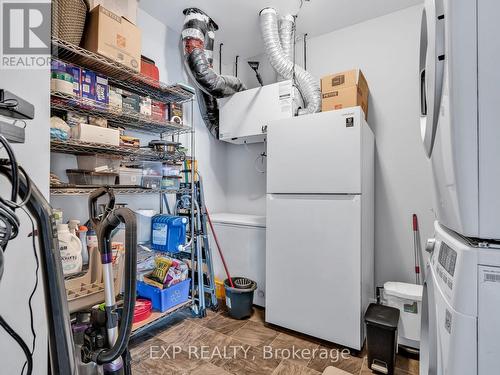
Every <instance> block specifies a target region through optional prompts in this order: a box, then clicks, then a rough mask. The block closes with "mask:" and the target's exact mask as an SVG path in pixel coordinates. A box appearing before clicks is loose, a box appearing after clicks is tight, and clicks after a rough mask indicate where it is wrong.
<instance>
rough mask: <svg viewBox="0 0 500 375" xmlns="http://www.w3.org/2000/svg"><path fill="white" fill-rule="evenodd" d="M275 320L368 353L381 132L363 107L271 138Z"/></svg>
mask: <svg viewBox="0 0 500 375" xmlns="http://www.w3.org/2000/svg"><path fill="white" fill-rule="evenodd" d="M267 140H268V145H267V152H268V161H267V162H268V165H267V219H266V221H267V224H266V226H267V232H266V321H267V322H269V323H272V324H276V325H279V326H282V327H286V328H288V329H291V330H294V331H298V332H302V333H304V334H307V335H311V336H314V337H318V338H321V339H324V340H327V341H331V342H335V343H338V344H342V345H345V346H347V347H350V348H353V349H357V350H360V349H361V348H362V346H363V341H364V323H363V315H364V312H365V310H366V308H367V306H368V303H369V300H370V298H371V297H374V260H373V258H374V256H373V246H374V136H373V133H372V131H371V129H370V127H369V126H368V124H367V123H366V121H365V119H364V114H363V112H362V110H361V108H360V107H354V108H348V109H342V110H338V111H331V112H322V113H317V114H313V115H306V116H301V117H294V118H292V119H286V120H278V121H274V122H272V123H270V124H269V127H268V134H267Z"/></svg>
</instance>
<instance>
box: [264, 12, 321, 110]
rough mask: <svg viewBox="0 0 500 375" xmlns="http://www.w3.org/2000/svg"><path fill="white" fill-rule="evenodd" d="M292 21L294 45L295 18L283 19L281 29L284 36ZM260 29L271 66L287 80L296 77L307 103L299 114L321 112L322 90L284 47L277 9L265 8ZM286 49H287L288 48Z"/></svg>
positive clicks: (291, 38)
mask: <svg viewBox="0 0 500 375" xmlns="http://www.w3.org/2000/svg"><path fill="white" fill-rule="evenodd" d="M290 21H291V22H292V25H291V26H292V36H291V37H290V40H291V41H292V43H293V28H294V27H295V25H294V24H295V19H294V18H293V16H289V17H283V18H282V20H281V23H282V25H281V29H282V30H283V34H284V33H285V29H286V28H288V27H289V26H288V23H289V22H290ZM285 22H286V23H285ZM260 27H261V32H262V37H263V39H264V49H265V51H266V55H267V58H268V59H269V62H270V63H271V66H272V67H273V68H274V70H276V72H277V73H278V74H279V75H280V76H281V77H283V78H285V79H293V78H294V76H295V80H296V82H297V85H298V88H299V91H300V93H301V94H302V97H303V98H304V101H305V108H303V109H299V112H298V114H299V115H305V114H309V113H315V112H319V111H321V89H320V87H319V83H318V81H317V80H316V79H315V78H314V77H313V76H312V75H311V74H309V73H308V72H307V71H305V70H304V69H302V68H301V67H300V66H298V65H296V64H294V63H293V61H292V60H291V59H290V57H289V56H287V55H286V53H285V50H284V49H283V47H282V39H280V33H279V31H278V13H277V12H276V9H274V8H264V9H262V10H261V11H260ZM287 40H288V38H287V37H285V39H284V41H285V42H286V41H287ZM285 48H286V49H287V48H288V46H286V47H285ZM287 51H288V49H287ZM287 53H288V52H287Z"/></svg>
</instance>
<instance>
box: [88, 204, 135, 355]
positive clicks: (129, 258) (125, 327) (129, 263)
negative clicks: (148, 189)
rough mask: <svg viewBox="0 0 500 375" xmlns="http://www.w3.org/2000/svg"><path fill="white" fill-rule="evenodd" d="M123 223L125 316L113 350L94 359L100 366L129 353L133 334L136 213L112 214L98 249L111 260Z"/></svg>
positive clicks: (118, 211) (123, 210)
mask: <svg viewBox="0 0 500 375" xmlns="http://www.w3.org/2000/svg"><path fill="white" fill-rule="evenodd" d="M120 223H124V224H125V274H124V280H125V288H124V297H123V312H122V316H121V323H120V329H119V333H118V337H117V339H116V342H115V344H114V345H113V347H111V348H110V349H105V350H102V351H98V352H96V353H94V355H93V357H94V358H93V360H94V361H95V362H96V363H97V364H98V365H103V364H107V363H110V362H112V361H114V360H115V359H117V358H118V357H120V356H121V355H122V354H123V352H124V351H125V350H126V349H127V346H128V340H129V337H130V333H131V331H132V320H133V318H134V309H135V295H136V273H137V252H136V248H137V224H136V217H135V214H134V212H133V211H132V210H130V209H128V208H117V209H115V210H113V211H112V212H111V213H110V214H109V215H108V216H107V217H105V218H104V220H103V222H102V223H101V225H100V230H99V231H98V233H97V235H98V241H99V249H102V251H101V257H103V259H104V258H110V257H112V249H111V233H112V232H113V230H114V229H115V228H117V227H118V226H119V225H120ZM106 260H109V259H106Z"/></svg>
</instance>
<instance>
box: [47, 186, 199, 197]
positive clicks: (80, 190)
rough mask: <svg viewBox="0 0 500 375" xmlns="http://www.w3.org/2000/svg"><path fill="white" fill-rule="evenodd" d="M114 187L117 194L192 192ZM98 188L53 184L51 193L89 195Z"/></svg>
mask: <svg viewBox="0 0 500 375" xmlns="http://www.w3.org/2000/svg"><path fill="white" fill-rule="evenodd" d="M110 187H111V188H113V191H114V193H115V194H118V195H128V194H145V195H148V194H160V193H162V194H177V193H188V192H190V189H178V190H174V189H147V188H142V187H139V186H138V187H135V188H131V187H121V186H119V185H117V186H110ZM95 189H97V187H95V186H93V187H90V186H89V187H82V186H79V187H64V186H57V185H53V186H51V187H50V194H51V195H58V196H72V195H88V194H90V193H91V192H92V191H94V190H95Z"/></svg>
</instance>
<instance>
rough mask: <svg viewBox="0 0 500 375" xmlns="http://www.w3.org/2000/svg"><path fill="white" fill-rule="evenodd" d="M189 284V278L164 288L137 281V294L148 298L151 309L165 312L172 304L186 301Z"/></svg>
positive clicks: (175, 304)
mask: <svg viewBox="0 0 500 375" xmlns="http://www.w3.org/2000/svg"><path fill="white" fill-rule="evenodd" d="M190 286H191V279H186V280H184V281H181V282H180V283H178V284H175V285H172V286H171V287H169V288H166V289H158V288H156V287H154V286H152V285H149V284H146V283H145V282H143V281H138V282H137V294H138V295H139V297H143V298H147V299H149V300H150V301H151V304H152V306H153V310H157V311H160V312H165V311H167V310H168V309H171V308H172V307H174V306H177V305H180V304H181V303H184V302H187V300H188V299H189V289H190Z"/></svg>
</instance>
